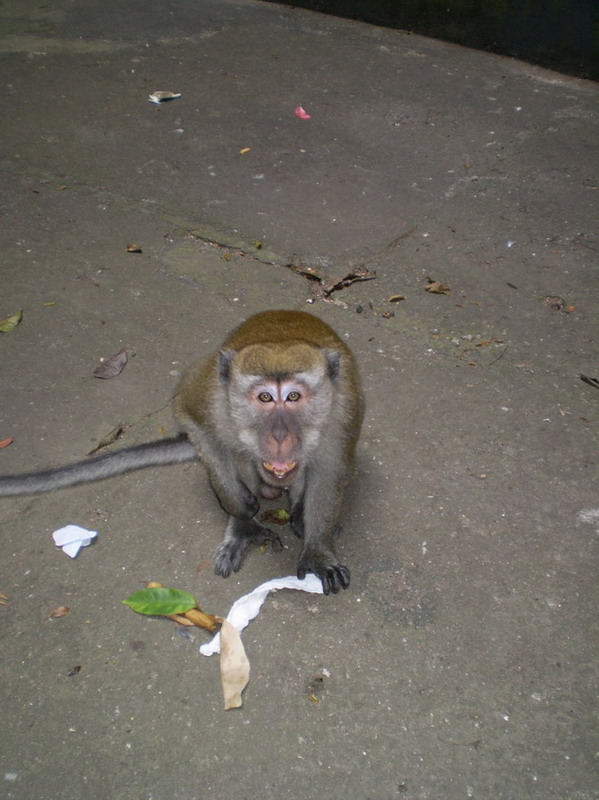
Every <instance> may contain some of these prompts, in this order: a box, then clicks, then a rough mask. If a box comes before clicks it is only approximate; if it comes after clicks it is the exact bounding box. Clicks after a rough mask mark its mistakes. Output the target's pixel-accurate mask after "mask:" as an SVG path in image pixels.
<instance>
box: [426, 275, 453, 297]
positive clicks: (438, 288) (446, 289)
mask: <svg viewBox="0 0 599 800" xmlns="http://www.w3.org/2000/svg"><path fill="white" fill-rule="evenodd" d="M427 281H428V286H425V291H427V292H430V293H431V294H450V293H451V287H450V286H447V284H446V283H439V281H434V280H433V279H432V278H427Z"/></svg>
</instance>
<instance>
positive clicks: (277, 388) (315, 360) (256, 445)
mask: <svg viewBox="0 0 599 800" xmlns="http://www.w3.org/2000/svg"><path fill="white" fill-rule="evenodd" d="M340 361H341V354H340V353H339V352H338V351H336V350H333V349H330V348H321V347H316V346H314V345H311V344H307V343H305V342H283V343H279V344H276V343H265V344H262V343H261V344H253V345H248V346H247V347H244V348H242V349H241V350H238V351H234V350H222V351H221V352H220V354H219V364H218V369H219V378H220V381H221V384H222V385H224V386H225V388H226V392H227V400H228V407H229V413H230V419H231V423H232V425H233V427H234V428H235V430H236V434H237V437H238V441H239V442H240V443H241V444H242V445H243V447H244V449H245V451H246V452H247V453H249V454H250V455H251V456H252V459H253V460H254V463H255V466H256V468H257V470H258V472H259V474H260V477H261V479H262V481H263V482H264V483H266V484H267V485H269V486H273V487H283V486H289V485H290V484H291V483H292V482H293V480H294V478H295V477H296V475H297V474H298V472H299V471H300V470H301V468H302V466H303V464H304V463H305V462H306V461H307V459H308V458H309V457H310V455H311V454H312V453H313V452H314V451H315V449H316V448H317V446H318V444H319V441H320V438H321V433H322V431H323V427H324V426H325V425H326V424H327V420H328V417H329V414H330V411H331V408H332V405H333V403H334V397H335V393H336V382H337V377H338V375H339V369H340Z"/></svg>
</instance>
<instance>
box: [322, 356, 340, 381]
mask: <svg viewBox="0 0 599 800" xmlns="http://www.w3.org/2000/svg"><path fill="white" fill-rule="evenodd" d="M324 357H325V358H326V361H327V367H328V370H329V378H330V379H331V380H332V381H335V380H337V377H338V376H339V366H340V364H341V353H340V352H339V351H338V350H328V349H327V350H325V351H324Z"/></svg>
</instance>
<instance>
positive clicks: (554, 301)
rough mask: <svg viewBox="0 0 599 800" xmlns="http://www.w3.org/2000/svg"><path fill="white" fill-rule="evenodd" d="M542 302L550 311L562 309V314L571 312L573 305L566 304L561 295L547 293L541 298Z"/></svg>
mask: <svg viewBox="0 0 599 800" xmlns="http://www.w3.org/2000/svg"><path fill="white" fill-rule="evenodd" d="M543 303H544V304H545V305H546V306H548V307H549V308H550V309H551V310H552V311H562V312H563V313H564V314H571V313H572V311H574V309H575V306H571V305H568V304H567V303H566V301H565V300H564V298H563V297H558V295H548V296H547V297H544V298H543Z"/></svg>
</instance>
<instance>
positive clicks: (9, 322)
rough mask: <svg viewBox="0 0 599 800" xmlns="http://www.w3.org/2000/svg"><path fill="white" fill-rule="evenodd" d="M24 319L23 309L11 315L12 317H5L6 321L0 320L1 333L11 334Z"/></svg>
mask: <svg viewBox="0 0 599 800" xmlns="http://www.w3.org/2000/svg"><path fill="white" fill-rule="evenodd" d="M22 319H23V309H22V308H21V309H19V311H17V312H16V313H15V314H11V315H10V317H4V319H0V333H10V332H11V331H12V330H14V329H15V328H16V327H17V325H19V323H20V322H21V320H22Z"/></svg>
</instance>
